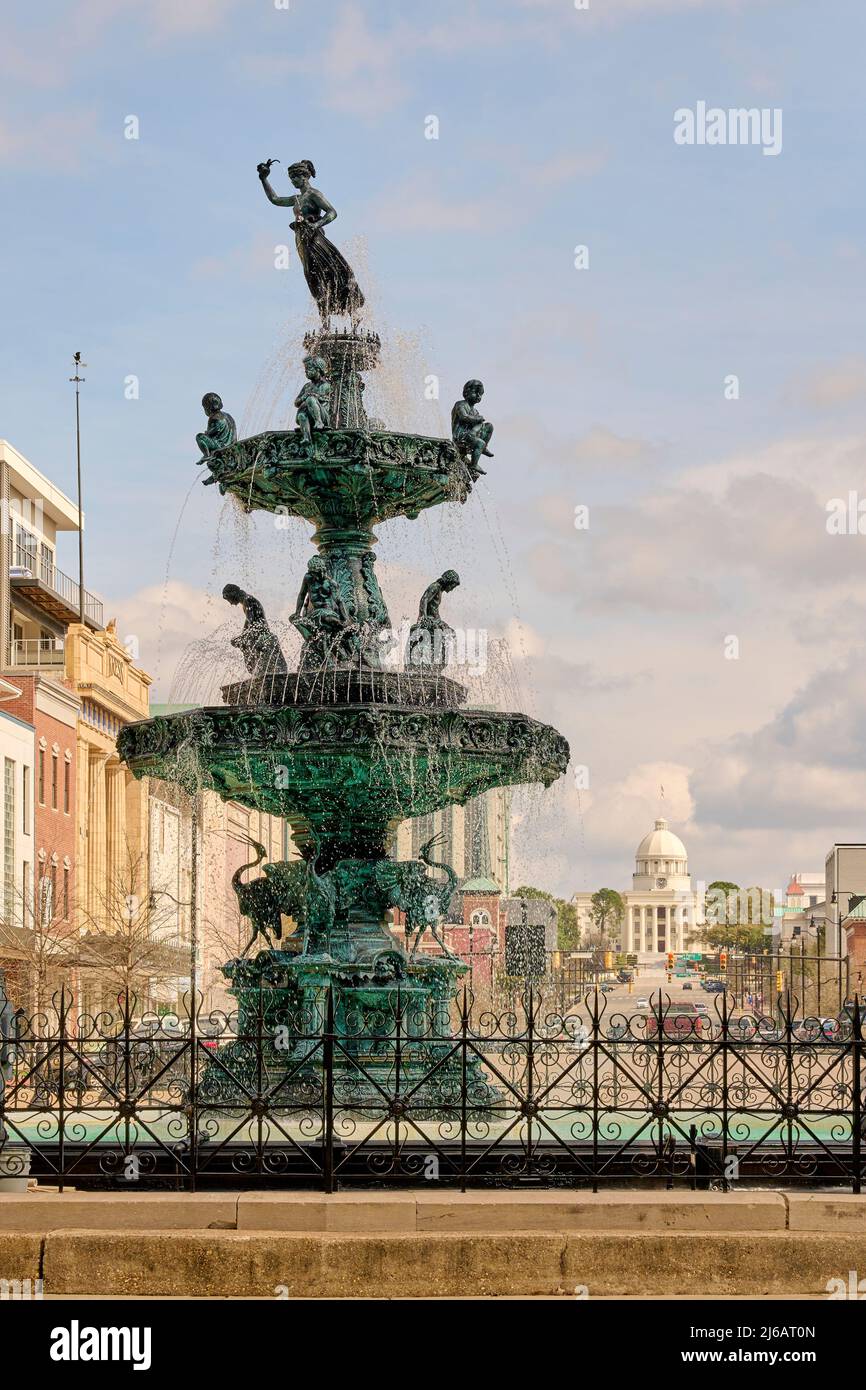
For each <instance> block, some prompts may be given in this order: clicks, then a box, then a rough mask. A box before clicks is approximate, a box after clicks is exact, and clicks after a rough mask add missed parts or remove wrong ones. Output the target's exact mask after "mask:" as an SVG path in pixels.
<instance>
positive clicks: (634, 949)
mask: <svg viewBox="0 0 866 1390" xmlns="http://www.w3.org/2000/svg"><path fill="white" fill-rule="evenodd" d="M622 897H623V900H624V902H625V918H624V920H623V923H622V927H621V928H620V932H619V949H620V951H623V952H627V953H629V954H635V955H637V956H657V955H662V954H664V953H666V952H667V951H690V950H695V949H697V945H696V944H695V943H694V938H695V936H696V933H697V932H698V931H699V930H700V927H701V923H702V905H701V903H700V899H699V896H698V894H697V893H695V892H693V890H692V880H691V875H690V874H689V860H688V855H687V854H686V847H685V845H684V844H683V842H682V840H681V839H680V838H679V836H678V835H675V834H674V833H673V831H672V830H671V829H670V827H669V826H668V823H667V821H666V820H663V819H659V820H657V821H656V823H655V825H654V826H653V828H652V830H651V831H650V832H649V834H648V835H644V837H643V839H642V840H641V842H640V844H639V845H638V847H637V850H636V851H635V871H634V874H633V875H632V887H631V889H630V890H629V891H627V892H624V893H623V894H622ZM591 900H592V894H591V893H577V894H576V895H575V898H574V902H575V905H576V907H577V919H578V923H579V924H580V927H581V934H582V935H583V934H584V933H586V932H592V931H593V930H594V924H593V921H592V901H591Z"/></svg>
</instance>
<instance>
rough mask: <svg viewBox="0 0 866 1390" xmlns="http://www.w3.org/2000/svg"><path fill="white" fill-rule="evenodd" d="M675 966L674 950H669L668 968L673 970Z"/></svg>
mask: <svg viewBox="0 0 866 1390" xmlns="http://www.w3.org/2000/svg"><path fill="white" fill-rule="evenodd" d="M673 968H674V953H673V951H668V970H673Z"/></svg>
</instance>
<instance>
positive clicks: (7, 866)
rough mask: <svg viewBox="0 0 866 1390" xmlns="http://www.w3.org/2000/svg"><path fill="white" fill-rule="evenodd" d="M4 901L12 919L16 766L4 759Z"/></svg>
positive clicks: (8, 759)
mask: <svg viewBox="0 0 866 1390" xmlns="http://www.w3.org/2000/svg"><path fill="white" fill-rule="evenodd" d="M3 817H4V819H3V901H4V904H5V907H6V914H7V916H8V917H10V918H11V917H12V903H13V899H14V897H15V764H14V762H13V761H12V759H11V758H4V759H3Z"/></svg>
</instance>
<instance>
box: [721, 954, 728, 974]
mask: <svg viewBox="0 0 866 1390" xmlns="http://www.w3.org/2000/svg"><path fill="white" fill-rule="evenodd" d="M727 968H728V953H727V951H719V969H720V970H727Z"/></svg>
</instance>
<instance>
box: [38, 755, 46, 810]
mask: <svg viewBox="0 0 866 1390" xmlns="http://www.w3.org/2000/svg"><path fill="white" fill-rule="evenodd" d="M39 805H40V806H44V805H45V749H44V748H40V749H39Z"/></svg>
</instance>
